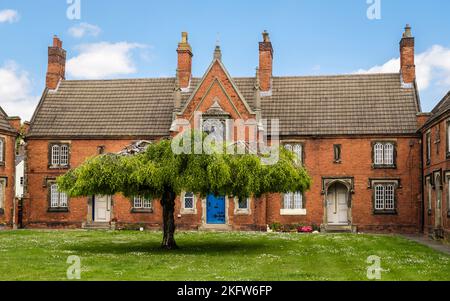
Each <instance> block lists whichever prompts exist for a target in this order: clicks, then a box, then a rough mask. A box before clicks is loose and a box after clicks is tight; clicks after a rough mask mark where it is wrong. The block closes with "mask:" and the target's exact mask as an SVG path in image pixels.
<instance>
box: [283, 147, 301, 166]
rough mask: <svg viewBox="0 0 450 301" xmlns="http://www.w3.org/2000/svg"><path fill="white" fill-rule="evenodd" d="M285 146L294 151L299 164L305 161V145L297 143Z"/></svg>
mask: <svg viewBox="0 0 450 301" xmlns="http://www.w3.org/2000/svg"><path fill="white" fill-rule="evenodd" d="M284 148H285V149H286V150H288V151H290V152H292V153H294V155H295V158H296V161H297V162H298V163H299V164H302V163H303V145H302V144H299V143H296V144H285V145H284Z"/></svg>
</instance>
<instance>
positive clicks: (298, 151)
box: [293, 144, 303, 163]
mask: <svg viewBox="0 0 450 301" xmlns="http://www.w3.org/2000/svg"><path fill="white" fill-rule="evenodd" d="M293 152H294V154H295V156H296V157H297V160H298V162H300V163H302V156H303V149H302V145H301V144H296V145H294V148H293Z"/></svg>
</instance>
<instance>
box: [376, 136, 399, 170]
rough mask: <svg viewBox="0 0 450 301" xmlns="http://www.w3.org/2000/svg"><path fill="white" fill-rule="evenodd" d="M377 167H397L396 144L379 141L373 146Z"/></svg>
mask: <svg viewBox="0 0 450 301" xmlns="http://www.w3.org/2000/svg"><path fill="white" fill-rule="evenodd" d="M373 163H374V165H375V167H395V146H394V143H391V142H386V143H382V142H377V143H375V144H374V146H373Z"/></svg>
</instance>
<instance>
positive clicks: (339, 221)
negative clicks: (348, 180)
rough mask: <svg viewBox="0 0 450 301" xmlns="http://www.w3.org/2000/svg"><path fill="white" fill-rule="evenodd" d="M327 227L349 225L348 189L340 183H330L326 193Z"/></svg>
mask: <svg viewBox="0 0 450 301" xmlns="http://www.w3.org/2000/svg"><path fill="white" fill-rule="evenodd" d="M325 204H326V214H327V215H326V221H327V224H328V225H349V224H350V221H349V189H348V187H347V186H346V185H344V184H343V183H341V182H334V183H332V184H331V185H330V186H329V188H328V189H327V193H326V202H325Z"/></svg>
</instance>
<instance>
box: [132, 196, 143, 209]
mask: <svg viewBox="0 0 450 301" xmlns="http://www.w3.org/2000/svg"><path fill="white" fill-rule="evenodd" d="M142 206H143V203H142V198H141V197H140V196H135V197H134V199H133V207H134V208H137V209H140V208H142Z"/></svg>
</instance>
